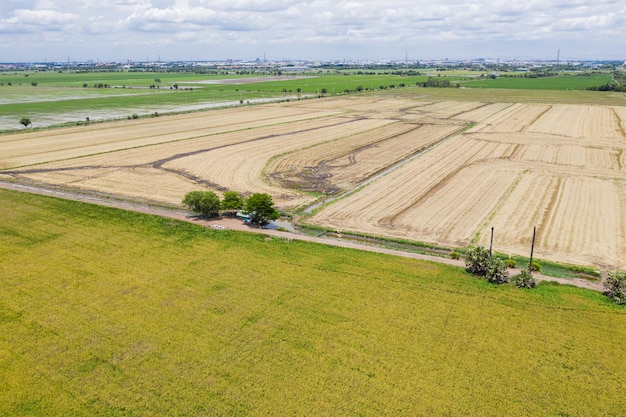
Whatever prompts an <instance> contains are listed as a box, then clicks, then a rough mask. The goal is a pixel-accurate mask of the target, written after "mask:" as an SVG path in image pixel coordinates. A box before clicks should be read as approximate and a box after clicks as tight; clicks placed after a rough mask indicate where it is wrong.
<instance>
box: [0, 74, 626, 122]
mask: <svg viewBox="0 0 626 417" xmlns="http://www.w3.org/2000/svg"><path fill="white" fill-rule="evenodd" d="M468 73H469V72H468ZM443 74H444V75H442V74H437V76H442V77H446V76H447V77H448V78H449V79H450V80H451V81H452V82H453V83H454V84H456V83H457V82H459V83H460V85H461V86H462V87H464V88H461V89H457V88H436V89H432V88H428V89H424V88H418V87H416V83H417V82H423V81H425V80H426V79H427V78H428V77H427V76H426V75H412V76H409V75H395V74H393V73H384V72H380V71H372V72H361V73H359V71H354V70H350V71H348V70H347V71H335V70H332V71H331V70H314V71H309V72H306V73H297V74H293V73H292V74H285V79H283V80H271V81H268V80H267V78H266V77H265V76H263V75H258V74H256V75H255V74H253V75H250V74H245V75H241V74H236V73H232V72H231V73H228V72H225V71H224V72H222V73H220V74H195V73H189V72H163V73H161V72H129V71H115V72H113V71H111V72H67V71H61V72H52V71H48V72H35V71H33V72H3V73H0V131H14V130H20V129H21V128H22V126H21V125H20V123H19V121H20V119H21V118H22V117H28V118H30V120H31V121H32V127H36V128H40V127H47V126H51V125H65V124H68V123H69V124H75V123H78V122H85V121H86V120H87V118H89V120H90V121H96V120H108V119H120V118H127V117H129V116H131V115H133V114H138V115H155V114H162V113H171V112H185V111H193V110H198V109H200V108H209V107H214V106H223V105H235V104H236V105H238V104H240V103H242V104H248V103H255V102H263V101H265V100H281V99H282V100H284V99H295V98H297V97H299V96H304V97H311V96H318V95H321V94H323V95H333V94H343V93H345V92H346V91H348V92H350V93H354V92H355V91H356V90H362V91H363V93H367V92H368V91H372V90H374V91H377V92H378V93H387V94H390V95H409V96H414V97H421V98H424V97H426V98H428V99H437V98H439V97H441V99H451V100H455V99H459V100H472V101H490V102H493V101H512V102H525V101H530V102H552V103H562V102H566V103H569V102H573V103H580V104H604V105H615V104H616V105H624V104H626V99H625V98H624V97H625V95H624V94H623V93H605V92H598V91H584V90H585V89H586V88H587V87H592V86H600V85H604V84H606V83H607V81H609V80H611V75H609V74H593V75H590V76H576V75H572V76H559V77H545V78H517V77H500V78H497V79H494V80H492V79H490V78H474V79H468V74H465V73H463V72H458V73H457V72H454V71H450V72H449V73H443ZM303 77H305V78H303ZM238 78H239V79H241V78H246V79H248V80H246V83H245V84H231V83H229V84H223V83H216V84H210V83H208V82H223V81H225V80H232V79H238ZM250 78H252V79H254V78H258V79H259V82H253V81H252V80H249V79H250ZM157 79H158V80H160V82H157V81H156V80H157ZM31 83H34V84H36V85H32V84H31ZM98 84H103V85H108V86H110V88H94V85H98ZM83 85H86V86H87V87H83ZM151 85H152V86H155V87H158V88H150V86H151ZM174 85H177V86H178V89H174V88H173V86H174ZM468 89H471V90H472V91H474V92H473V93H471V95H470V96H469V97H467V96H468V94H467V93H464V92H460V91H459V90H468ZM484 90H486V91H484Z"/></svg>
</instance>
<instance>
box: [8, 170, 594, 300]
mask: <svg viewBox="0 0 626 417" xmlns="http://www.w3.org/2000/svg"><path fill="white" fill-rule="evenodd" d="M0 188H4V189H8V190H15V191H21V192H27V193H32V194H39V195H47V196H51V197H57V198H63V199H66V200H73V201H81V202H85V203H91V204H97V205H101V206H107V207H114V208H119V209H123V210H130V211H136V212H140V213H146V214H152V215H156V216H161V217H167V218H171V219H176V220H182V221H187V222H190V223H195V224H200V225H203V226H206V227H211V226H221V227H223V228H224V229H229V230H237V231H244V232H251V233H261V234H264V235H267V236H273V237H278V238H281V239H286V240H303V241H308V242H315V243H320V244H323V245H330V246H338V247H343V248H351V249H358V250H364V251H369V252H376V253H384V254H387V255H393V256H401V257H405V258H412V259H419V260H424V261H431V262H437V263H442V264H447V265H452V266H458V267H459V268H464V267H465V263H464V261H463V260H454V259H448V258H442V257H439V256H430V255H423V254H418V253H412V252H405V251H401V250H394V249H386V248H382V247H378V246H371V245H366V244H362V243H357V242H353V241H345V240H340V239H333V238H327V237H314V236H307V235H303V234H298V233H291V232H284V231H279V230H272V229H259V228H253V227H249V226H247V225H245V224H243V223H242V222H241V221H240V220H237V219H234V218H226V217H224V218H221V219H211V220H202V219H199V218H198V217H196V216H193V215H191V214H190V213H189V211H186V210H183V209H172V208H166V207H159V206H152V205H149V204H147V203H141V202H136V201H128V200H122V199H118V198H110V196H105V195H97V194H81V193H78V192H71V191H67V190H60V189H48V188H44V187H40V186H35V185H27V184H18V183H10V182H2V181H0ZM107 197H109V198H107ZM518 273H519V270H515V269H511V270H510V274H511V275H515V274H518ZM533 277H534V278H535V279H536V280H538V281H554V282H558V283H560V284H569V285H574V286H576V287H580V288H587V289H590V290H595V291H602V284H601V283H594V282H590V281H587V280H584V279H573V278H572V279H568V278H555V277H550V276H546V275H542V274H538V273H534V274H533Z"/></svg>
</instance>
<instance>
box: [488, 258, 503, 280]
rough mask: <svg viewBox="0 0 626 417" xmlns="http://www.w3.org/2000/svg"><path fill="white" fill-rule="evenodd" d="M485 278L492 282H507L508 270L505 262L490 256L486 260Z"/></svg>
mask: <svg viewBox="0 0 626 417" xmlns="http://www.w3.org/2000/svg"><path fill="white" fill-rule="evenodd" d="M485 272H486V273H485V276H486V277H487V280H489V282H491V283H493V284H504V283H506V282H509V271H508V270H507V266H506V263H505V262H504V261H503V260H502V259H500V258H496V257H491V258H489V260H488V261H487V270H486V271H485Z"/></svg>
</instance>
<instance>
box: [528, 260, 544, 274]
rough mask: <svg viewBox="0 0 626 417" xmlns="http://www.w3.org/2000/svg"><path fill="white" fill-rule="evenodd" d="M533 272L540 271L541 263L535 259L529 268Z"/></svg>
mask: <svg viewBox="0 0 626 417" xmlns="http://www.w3.org/2000/svg"><path fill="white" fill-rule="evenodd" d="M530 269H531V270H532V271H533V272H541V264H540V263H539V262H537V261H533V264H532V266H531V268H530Z"/></svg>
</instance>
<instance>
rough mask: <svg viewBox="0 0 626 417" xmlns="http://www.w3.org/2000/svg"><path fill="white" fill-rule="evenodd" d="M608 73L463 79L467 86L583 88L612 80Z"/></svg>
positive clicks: (527, 88)
mask: <svg viewBox="0 0 626 417" xmlns="http://www.w3.org/2000/svg"><path fill="white" fill-rule="evenodd" d="M612 79H613V78H612V77H611V75H610V74H594V75H590V76H576V75H561V76H558V77H543V78H524V77H498V78H496V79H491V78H488V77H487V78H479V79H474V80H471V81H463V82H462V83H461V84H462V85H463V86H464V87H468V88H506V89H514V90H585V89H586V88H587V87H598V86H601V85H605V84H606V83H607V82H610V81H612Z"/></svg>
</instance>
